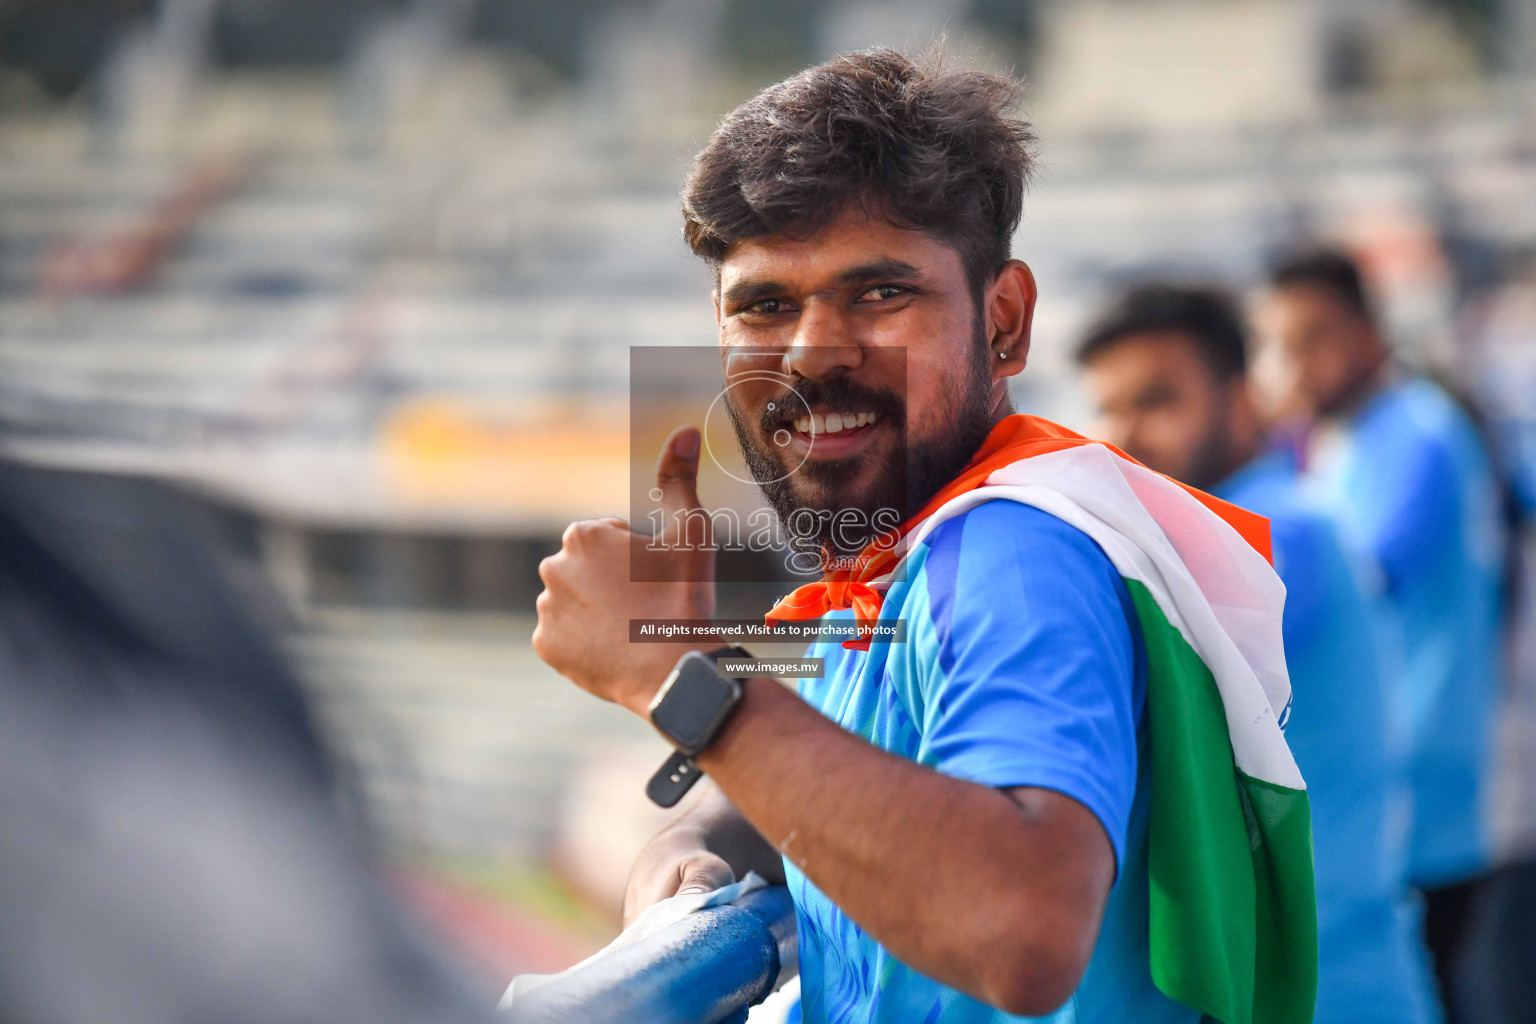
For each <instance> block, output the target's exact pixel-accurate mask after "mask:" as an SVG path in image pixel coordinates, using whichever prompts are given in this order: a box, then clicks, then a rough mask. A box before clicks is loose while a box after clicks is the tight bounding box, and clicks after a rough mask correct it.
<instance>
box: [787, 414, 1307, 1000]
mask: <svg viewBox="0 0 1536 1024" xmlns="http://www.w3.org/2000/svg"><path fill="white" fill-rule="evenodd" d="M997 500H1006V501H1017V502H1021V503H1023V504H1026V505H1033V506H1034V507H1036V508H1039V509H1041V510H1042V511H1044V512H1048V513H1050V514H1051V515H1054V516H1056V517H1058V518H1060V519H1062V520H1064V521H1066V522H1067V523H1070V524H1071V525H1073V526H1075V527H1077V528H1078V529H1080V530H1082V531H1083V532H1084V533H1086V534H1087V535H1088V536H1090V537H1092V538H1093V539H1094V541H1095V542H1097V543H1098V545H1099V547H1101V548H1102V549H1103V550H1104V552H1105V554H1107V555H1108V556H1109V558H1110V561H1112V562H1113V563H1114V565H1115V568H1116V569H1117V570H1118V571H1119V573H1120V575H1121V576H1122V577H1123V578H1124V580H1125V584H1126V587H1127V588H1128V589H1129V591H1130V594H1131V599H1132V601H1133V602H1134V604H1135V607H1136V614H1137V616H1138V618H1139V620H1140V625H1141V633H1142V637H1143V640H1144V641H1145V644H1146V654H1147V698H1146V699H1147V704H1146V723H1147V729H1148V744H1147V762H1146V765H1147V767H1148V768H1149V770H1150V772H1151V776H1152V779H1151V786H1152V806H1151V820H1150V825H1149V830H1150V831H1149V837H1148V856H1149V859H1150V863H1149V865H1148V873H1149V876H1150V880H1151V907H1150V924H1151V961H1152V962H1151V970H1152V979H1153V981H1154V983H1155V984H1156V985H1157V987H1158V988H1159V989H1161V990H1162V991H1163V992H1164V993H1166V994H1167V995H1168V996H1170V997H1171V998H1173V999H1176V1000H1178V1001H1179V1002H1181V1003H1184V1004H1185V1005H1188V1006H1191V1007H1194V1008H1196V1009H1198V1010H1200V1011H1202V1012H1204V1013H1205V1014H1207V1015H1209V1016H1210V1017H1213V1018H1215V1019H1216V1020H1218V1021H1221V1022H1223V1024H1250V1022H1251V1024H1309V1022H1310V1021H1311V1020H1312V1013H1313V1008H1314V1003H1315V1000H1316V994H1317V908H1316V897H1315V893H1314V888H1313V878H1312V827H1311V815H1310V812H1309V810H1308V805H1307V792H1306V785H1305V783H1304V782H1303V781H1302V778H1301V773H1300V772H1298V771H1297V769H1296V762H1295V760H1294V759H1292V757H1291V752H1290V748H1289V747H1288V746H1287V745H1286V742H1285V737H1284V735H1283V734H1282V732H1281V729H1282V727H1283V725H1284V722H1285V717H1286V715H1287V713H1288V710H1289V706H1290V680H1289V678H1288V676H1287V674H1286V668H1285V652H1284V649H1283V646H1282V640H1281V611H1282V608H1283V606H1284V602H1285V587H1284V585H1283V584H1281V582H1280V579H1279V577H1278V576H1276V575H1275V572H1274V569H1273V568H1272V567H1271V566H1270V563H1269V535H1268V523H1267V521H1266V520H1264V519H1262V518H1261V517H1258V516H1255V515H1253V514H1252V513H1248V512H1244V511H1243V510H1241V509H1238V508H1235V507H1234V506H1231V505H1228V504H1226V503H1225V502H1222V501H1219V500H1218V499H1216V498H1212V497H1210V496H1209V495H1205V494H1202V493H1200V492H1198V491H1194V490H1191V489H1189V488H1187V487H1184V486H1182V485H1180V484H1177V483H1175V482H1173V481H1171V480H1169V479H1168V478H1167V477H1164V476H1162V475H1160V474H1157V473H1154V472H1152V471H1151V470H1149V469H1147V468H1145V467H1143V466H1141V465H1140V464H1139V463H1137V462H1134V461H1133V460H1131V459H1129V458H1127V457H1125V456H1124V455H1123V454H1121V453H1120V452H1119V451H1118V450H1116V449H1113V448H1111V447H1109V446H1107V445H1104V444H1099V443H1096V442H1092V441H1089V440H1088V439H1087V438H1083V437H1080V436H1079V435H1076V434H1073V433H1072V432H1071V431H1068V430H1065V429H1064V428H1062V427H1059V426H1057V425H1056V424H1054V423H1050V422H1049V421H1046V420H1041V419H1037V418H1035V417H1030V416H1013V417H1009V418H1008V419H1007V420H1005V421H1004V422H1003V423H1001V424H999V426H998V428H997V429H995V430H994V431H993V433H992V435H991V436H990V437H989V438H988V440H987V443H986V444H985V445H984V446H983V448H982V451H981V452H980V453H979V454H978V456H977V459H976V461H974V462H973V463H972V464H971V466H970V467H968V470H967V472H966V473H963V474H962V475H961V477H960V479H958V480H957V481H955V483H953V484H951V485H950V486H949V487H947V488H945V490H944V491H942V492H941V493H940V494H939V495H938V496H937V497H936V498H935V499H934V503H932V504H930V506H929V507H928V508H927V509H925V510H924V513H923V514H922V515H920V516H919V517H917V518H916V519H915V520H914V522H913V523H912V524H910V525H909V526H908V528H907V532H906V533H905V534H904V535H903V536H902V537H900V539H899V541H897V542H896V543H895V544H894V546H892V547H890V548H888V549H887V550H888V551H889V554H886V555H883V556H881V557H880V558H879V559H878V564H877V563H876V562H874V561H872V562H871V563H870V564H869V565H868V567H867V568H868V571H867V572H861V573H859V574H858V575H857V576H855V577H853V579H855V580H857V581H858V582H862V583H864V584H865V585H866V586H867V587H868V588H869V589H870V590H871V591H874V592H881V591H883V590H884V589H885V587H886V586H887V585H888V583H889V580H890V578H891V577H892V576H893V575H894V574H895V573H897V572H900V571H901V570H900V566H899V564H897V566H896V568H895V569H894V570H892V571H883V570H886V569H889V567H890V566H891V565H892V563H893V562H896V563H899V560H900V558H901V556H902V555H903V553H904V552H905V551H907V550H910V549H911V548H912V546H914V545H915V544H917V543H919V542H920V541H921V540H922V539H923V538H924V537H926V536H927V535H928V534H929V533H930V532H932V531H933V530H934V529H935V528H936V527H937V526H938V525H939V524H940V523H942V522H944V521H945V520H946V519H949V518H951V517H953V516H956V515H959V514H960V513H962V512H964V511H966V510H967V509H970V508H973V507H975V506H976V505H978V504H980V503H982V502H986V501H997ZM875 573H880V575H875ZM845 579H846V577H845ZM811 586H812V587H817V586H819V585H817V584H813V585H811ZM810 589H811V588H802V590H810ZM860 589H863V588H860ZM792 599H793V595H792ZM792 599H791V600H792ZM804 600H805V599H804V597H802V598H801V601H802V603H803V602H804ZM842 606H844V607H846V606H847V605H846V604H844V605H842ZM807 610H809V609H807ZM775 617H777V618H800V617H804V616H802V615H801V614H797V613H788V610H787V608H786V606H785V605H781V607H780V608H776V609H775V613H774V614H773V615H770V618H775Z"/></svg>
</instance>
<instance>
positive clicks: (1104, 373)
mask: <svg viewBox="0 0 1536 1024" xmlns="http://www.w3.org/2000/svg"><path fill="white" fill-rule="evenodd" d="M1077 361H1078V364H1079V365H1080V366H1081V367H1082V368H1083V380H1084V384H1085V386H1086V387H1087V389H1088V392H1089V395H1090V396H1091V397H1092V399H1093V401H1094V402H1095V403H1096V405H1097V407H1098V413H1099V422H1098V426H1097V433H1096V436H1098V437H1100V438H1102V439H1103V440H1105V441H1108V442H1110V443H1111V444H1114V445H1117V446H1118V447H1120V448H1121V449H1123V450H1124V451H1125V452H1126V454H1128V455H1130V456H1131V457H1132V458H1134V459H1136V460H1137V461H1139V462H1141V463H1142V464H1143V465H1145V466H1147V467H1148V468H1150V469H1154V470H1156V471H1158V472H1159V473H1164V474H1166V475H1168V476H1170V477H1173V478H1174V479H1176V480H1181V481H1183V482H1185V483H1187V484H1190V485H1192V486H1194V487H1200V488H1210V487H1211V486H1212V485H1214V484H1216V483H1218V482H1219V481H1220V480H1221V479H1222V478H1224V477H1225V476H1227V475H1228V474H1230V473H1232V472H1233V471H1234V470H1236V469H1238V468H1239V467H1240V466H1242V465H1243V463H1245V462H1247V461H1248V460H1249V459H1251V458H1253V457H1254V456H1255V455H1256V454H1257V453H1258V450H1259V448H1260V445H1261V442H1262V434H1261V429H1260V425H1259V418H1258V414H1257V412H1256V410H1255V409H1254V406H1253V402H1252V400H1251V398H1250V396H1249V392H1248V384H1247V369H1248V356H1247V346H1246V338H1245V336H1244V331H1243V321H1242V318H1241V316H1240V314H1239V311H1238V308H1237V306H1236V304H1235V303H1234V302H1233V301H1232V300H1231V299H1230V298H1229V297H1228V296H1226V295H1225V294H1223V293H1221V292H1219V291H1216V290H1214V289H1206V288H1182V287H1174V286H1171V285H1162V284H1150V285H1143V286H1141V287H1138V288H1134V289H1132V290H1131V291H1128V292H1126V293H1125V294H1124V295H1122V296H1120V297H1119V298H1118V299H1116V300H1115V301H1114V302H1113V303H1111V304H1110V305H1109V306H1108V308H1106V309H1105V310H1104V311H1103V312H1102V313H1101V314H1100V315H1099V318H1098V319H1097V320H1096V321H1095V322H1094V323H1093V324H1092V325H1091V326H1090V327H1089V329H1088V331H1087V333H1086V334H1085V336H1084V338H1083V340H1082V342H1081V343H1080V344H1079V346H1078V349H1077Z"/></svg>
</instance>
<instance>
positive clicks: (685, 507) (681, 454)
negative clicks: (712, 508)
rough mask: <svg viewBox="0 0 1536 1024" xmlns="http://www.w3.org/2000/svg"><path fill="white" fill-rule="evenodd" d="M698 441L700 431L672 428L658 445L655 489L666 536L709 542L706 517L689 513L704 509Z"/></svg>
mask: <svg viewBox="0 0 1536 1024" xmlns="http://www.w3.org/2000/svg"><path fill="white" fill-rule="evenodd" d="M699 443H700V437H699V432H698V430H697V429H695V428H693V427H678V428H677V429H676V430H674V431H672V434H671V436H669V437H668V438H667V443H666V444H664V445H662V446H661V458H659V459H657V460H656V489H657V490H658V491H660V492H661V498H660V501H661V508H662V512H663V513H664V514H665V515H666V524H667V525H666V531H665V532H666V534H667V536H668V538H669V539H671V540H673V541H678V540H681V539H687V540H689V541H690V542H691V543H692V544H698V545H708V544H709V537H708V524H709V517H708V516H692V515H690V514H689V513H692V512H695V511H697V510H699V509H702V508H703V506H702V505H701V504H700V503H699ZM701 531H702V534H701Z"/></svg>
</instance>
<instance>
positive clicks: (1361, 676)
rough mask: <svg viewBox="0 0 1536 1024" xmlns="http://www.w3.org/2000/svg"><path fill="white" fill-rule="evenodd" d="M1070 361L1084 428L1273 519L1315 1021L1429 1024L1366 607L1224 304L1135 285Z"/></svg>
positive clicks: (1400, 774)
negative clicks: (1269, 435) (1262, 405)
mask: <svg viewBox="0 0 1536 1024" xmlns="http://www.w3.org/2000/svg"><path fill="white" fill-rule="evenodd" d="M1078 359H1079V362H1080V363H1081V364H1082V366H1083V367H1084V370H1085V381H1086V384H1087V387H1088V390H1089V392H1090V393H1091V396H1092V398H1093V399H1094V401H1095V402H1096V404H1097V406H1098V409H1099V412H1100V421H1099V425H1098V427H1097V430H1096V434H1095V436H1098V437H1102V438H1104V439H1105V440H1107V441H1112V442H1114V443H1115V444H1117V445H1119V446H1120V447H1121V448H1123V449H1124V450H1125V451H1126V452H1127V453H1128V454H1130V455H1132V456H1133V457H1135V458H1136V459H1138V460H1140V461H1141V462H1143V463H1144V464H1145V465H1147V466H1149V467H1151V468H1152V469H1155V470H1158V471H1159V472H1162V473H1165V474H1167V475H1169V476H1171V477H1173V478H1175V479H1178V480H1182V481H1183V482H1185V483H1188V484H1191V485H1192V486H1195V487H1198V488H1201V489H1203V490H1208V491H1210V492H1211V493H1213V494H1215V495H1217V496H1219V497H1222V498H1225V499H1226V500H1228V501H1231V502H1233V503H1235V504H1238V505H1242V506H1244V507H1245V508H1249V509H1252V510H1253V511H1255V512H1258V513H1260V514H1261V515H1264V516H1267V517H1269V519H1270V524H1271V530H1272V536H1273V540H1274V557H1275V569H1276V570H1277V571H1278V572H1279V573H1280V577H1281V579H1282V580H1283V581H1284V582H1285V586H1286V604H1285V619H1284V635H1285V656H1286V662H1287V665H1288V667H1289V670H1290V675H1291V686H1292V692H1293V694H1294V714H1293V715H1292V717H1291V720H1290V722H1289V724H1288V725H1287V727H1286V739H1287V740H1288V741H1289V742H1290V744H1291V750H1292V752H1293V753H1294V754H1295V756H1296V763H1297V765H1298V766H1299V767H1300V768H1301V772H1302V775H1303V777H1304V778H1305V779H1306V781H1307V791H1308V794H1309V796H1310V799H1311V803H1312V825H1313V841H1314V847H1315V851H1316V878H1317V899H1318V953H1319V960H1320V964H1319V973H1318V992H1317V1017H1316V1019H1317V1021H1319V1022H1327V1024H1333V1022H1337V1024H1346V1022H1348V1024H1362V1022H1371V1021H1380V1022H1382V1024H1386V1022H1388V1021H1392V1022H1423V1021H1433V1020H1438V1019H1439V1011H1438V1008H1437V1006H1436V1004H1435V1000H1434V997H1433V994H1432V992H1431V990H1430V985H1429V977H1428V973H1427V971H1426V969H1425V966H1424V956H1423V953H1422V947H1421V946H1420V945H1419V943H1418V939H1417V936H1416V934H1415V932H1416V927H1415V926H1416V921H1415V919H1414V917H1413V915H1412V911H1411V908H1410V906H1409V904H1408V902H1407V900H1406V898H1405V888H1404V871H1405V848H1404V843H1405V835H1404V832H1405V829H1404V818H1405V814H1404V809H1405V807H1406V779H1405V776H1404V765H1403V760H1402V756H1401V751H1400V750H1395V749H1394V748H1393V741H1392V738H1391V729H1390V727H1389V721H1388V720H1389V712H1388V706H1387V704H1388V702H1387V694H1386V690H1385V687H1384V683H1383V679H1382V675H1381V673H1380V671H1379V668H1378V650H1377V644H1376V642H1375V637H1374V634H1373V630H1372V626H1371V613H1370V609H1369V605H1368V604H1367V600H1366V597H1365V595H1364V593H1363V591H1362V589H1361V587H1360V584H1359V581H1358V579H1357V576H1356V571H1355V566H1354V565H1352V563H1351V562H1350V560H1349V559H1348V558H1347V557H1346V555H1345V553H1344V552H1345V549H1344V546H1343V544H1342V542H1341V540H1340V538H1339V533H1338V527H1337V526H1336V524H1335V522H1334V521H1333V520H1332V519H1331V518H1330V517H1329V516H1328V515H1327V514H1325V513H1324V512H1323V511H1322V510H1321V509H1320V508H1319V507H1318V505H1317V504H1316V503H1315V502H1314V501H1313V500H1312V499H1310V498H1309V497H1308V496H1307V495H1305V494H1304V493H1303V487H1302V484H1301V482H1300V480H1299V478H1298V475H1297V472H1296V469H1295V465H1294V461H1293V460H1292V459H1291V458H1289V457H1288V456H1286V455H1283V454H1279V453H1275V452H1266V451H1265V439H1264V433H1263V428H1262V425H1261V421H1260V417H1259V415H1258V413H1257V411H1256V409H1255V407H1254V404H1253V401H1252V398H1251V396H1250V393H1249V389H1248V384H1247V354H1246V345H1245V336H1244V329H1243V324H1242V321H1241V318H1240V316H1239V314H1238V312H1237V310H1236V308H1235V306H1234V305H1233V303H1232V302H1231V301H1230V300H1229V299H1227V298H1226V297H1225V296H1223V295H1222V294H1220V293H1218V292H1214V291H1207V290H1200V289H1188V288H1175V287H1167V286H1160V285H1149V286H1145V287H1141V288H1137V289H1135V290H1133V291H1131V292H1129V293H1128V294H1126V295H1125V296H1123V297H1122V298H1121V299H1120V300H1119V301H1118V302H1116V303H1115V304H1114V305H1112V306H1111V307H1110V308H1109V309H1108V310H1106V311H1105V313H1104V314H1103V316H1102V317H1101V318H1100V320H1099V321H1098V322H1097V323H1096V324H1095V325H1094V326H1092V327H1091V328H1090V330H1089V332H1088V334H1087V336H1086V338H1085V340H1084V341H1083V343H1082V345H1081V347H1080V349H1079V351H1078Z"/></svg>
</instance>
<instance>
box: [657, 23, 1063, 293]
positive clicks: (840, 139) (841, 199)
mask: <svg viewBox="0 0 1536 1024" xmlns="http://www.w3.org/2000/svg"><path fill="white" fill-rule="evenodd" d="M1020 89H1021V86H1020V83H1019V82H1017V81H1016V80H1014V79H1011V78H1005V77H1002V76H999V75H992V74H987V73H984V72H981V71H945V70H943V69H942V68H940V67H939V66H938V64H937V62H936V61H933V60H926V61H923V62H917V61H913V60H911V59H909V58H907V57H904V56H902V55H901V54H899V53H896V52H894V51H892V50H883V49H882V50H869V51H866V52H861V53H849V54H844V55H842V56H840V57H837V58H834V59H833V60H830V61H828V62H827V63H825V64H821V65H819V66H817V67H813V68H809V69H807V70H805V71H802V72H800V73H799V74H798V75H795V76H794V77H792V78H789V79H786V80H784V81H783V82H780V83H779V84H778V85H775V86H772V87H770V88H768V89H765V90H764V91H762V92H760V93H758V94H757V95H756V96H754V97H753V98H752V99H750V100H748V101H747V102H746V103H743V104H742V105H741V106H739V107H737V108H736V109H735V110H733V111H731V112H730V113H729V114H727V115H726V117H725V120H723V121H722V122H721V123H720V126H719V127H718V128H716V129H715V133H714V134H713V135H712V136H711V137H710V140H709V144H708V145H706V146H705V147H704V150H703V151H702V152H701V153H699V155H698V157H697V158H696V159H695V160H694V163H693V170H692V171H691V172H690V173H689V175H688V181H687V183H686V184H685V185H684V187H683V237H684V238H685V239H686V240H687V242H688V247H689V248H690V249H692V250H693V251H694V253H695V254H696V255H698V256H700V257H702V258H703V259H705V260H707V261H708V262H709V263H710V264H711V265H713V266H714V267H715V268H716V269H718V268H719V266H720V264H721V262H722V261H723V260H724V258H725V252H726V250H727V249H728V248H729V247H730V246H731V245H732V244H733V243H736V242H739V241H742V240H743V239H747V238H757V237H761V236H763V235H787V236H790V237H807V236H809V235H811V234H813V233H814V232H815V231H816V230H817V229H818V228H820V227H822V226H824V225H825V224H826V223H827V222H828V221H829V220H831V219H832V218H833V217H834V216H836V215H837V214H838V213H839V212H840V211H841V210H842V209H843V208H844V207H845V206H846V205H847V204H848V203H850V202H858V203H862V204H863V205H864V207H865V209H867V210H868V211H869V212H870V213H871V214H875V215H879V216H882V217H885V218H887V219H888V220H890V221H891V222H892V223H894V224H897V225H899V226H901V227H905V228H915V229H918V230H921V231H926V232H930V233H932V234H933V235H934V236H935V237H937V238H940V239H942V240H943V241H944V242H945V243H947V244H949V245H951V246H953V247H954V248H955V249H956V251H958V252H959V254H960V258H961V261H962V262H963V264H964V266H965V270H966V275H967V277H968V278H969V280H970V284H971V286H972V288H973V289H975V290H976V291H977V292H978V293H979V292H980V290H981V289H982V288H983V287H984V286H985V285H986V284H987V283H988V282H990V281H991V279H992V277H993V276H994V275H996V273H997V271H998V270H999V269H1000V268H1001V267H1002V265H1003V263H1004V262H1006V261H1007V259H1008V255H1009V243H1010V241H1011V240H1012V237H1013V232H1014V229H1015V228H1017V227H1018V224H1019V217H1020V214H1021V213H1022V211H1023V206H1024V186H1025V183H1026V181H1027V179H1028V177H1029V174H1030V170H1031V166H1032V156H1031V152H1030V146H1031V144H1032V143H1033V142H1034V138H1035V136H1034V131H1033V130H1032V129H1031V128H1030V126H1029V125H1028V124H1026V123H1025V122H1024V121H1021V120H1018V119H1017V118H1015V117H1014V116H1012V113H1011V111H1012V109H1013V107H1014V105H1015V104H1016V103H1017V101H1018V99H1019V94H1020Z"/></svg>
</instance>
